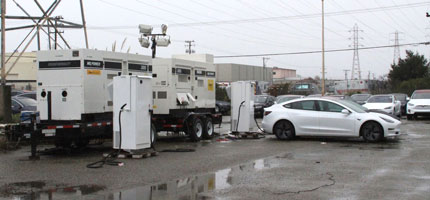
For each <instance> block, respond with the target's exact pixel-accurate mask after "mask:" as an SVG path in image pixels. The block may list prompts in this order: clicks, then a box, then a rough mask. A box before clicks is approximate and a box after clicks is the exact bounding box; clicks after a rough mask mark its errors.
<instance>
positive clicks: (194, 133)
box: [188, 117, 204, 142]
mask: <svg viewBox="0 0 430 200" xmlns="http://www.w3.org/2000/svg"><path fill="white" fill-rule="evenodd" d="M203 127H204V126H203V123H202V120H200V119H199V118H197V117H196V118H194V119H193V123H192V126H191V130H189V131H188V132H189V134H190V138H191V140H192V141H194V142H198V141H200V139H201V138H202V135H203Z"/></svg>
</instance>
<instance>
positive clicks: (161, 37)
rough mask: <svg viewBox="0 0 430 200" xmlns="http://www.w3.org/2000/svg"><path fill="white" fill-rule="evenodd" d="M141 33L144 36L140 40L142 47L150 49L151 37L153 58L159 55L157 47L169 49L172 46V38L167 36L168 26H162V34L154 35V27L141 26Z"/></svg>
mask: <svg viewBox="0 0 430 200" xmlns="http://www.w3.org/2000/svg"><path fill="white" fill-rule="evenodd" d="M139 31H140V33H141V34H142V35H141V36H140V38H139V43H140V45H141V46H142V47H144V48H148V47H149V45H150V44H149V37H151V42H152V45H151V49H152V58H155V55H156V53H157V46H160V47H167V46H169V44H170V36H167V35H166V32H167V25H165V24H163V25H161V33H157V34H154V33H152V26H149V25H144V24H140V25H139Z"/></svg>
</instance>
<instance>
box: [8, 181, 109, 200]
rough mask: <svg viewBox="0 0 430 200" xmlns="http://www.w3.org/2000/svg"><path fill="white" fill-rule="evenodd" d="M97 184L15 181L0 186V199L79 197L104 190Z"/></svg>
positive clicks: (31, 199) (28, 199)
mask: <svg viewBox="0 0 430 200" xmlns="http://www.w3.org/2000/svg"><path fill="white" fill-rule="evenodd" d="M104 189H105V187H103V186H98V185H81V186H70V187H66V186H60V185H54V186H48V184H47V183H46V182H43V181H31V182H17V183H10V184H6V185H3V186H1V187H0V199H3V198H6V199H14V200H45V199H46V200H51V199H64V198H68V199H79V198H80V197H82V196H85V195H89V194H93V193H95V192H98V191H101V190H104Z"/></svg>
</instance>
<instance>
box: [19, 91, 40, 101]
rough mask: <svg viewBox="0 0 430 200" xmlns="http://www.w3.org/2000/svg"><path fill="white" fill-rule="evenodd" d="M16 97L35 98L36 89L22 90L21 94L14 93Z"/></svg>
mask: <svg viewBox="0 0 430 200" xmlns="http://www.w3.org/2000/svg"><path fill="white" fill-rule="evenodd" d="M16 97H27V98H31V99H34V100H36V91H32V92H24V93H21V94H18V95H16Z"/></svg>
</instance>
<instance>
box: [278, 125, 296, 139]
mask: <svg viewBox="0 0 430 200" xmlns="http://www.w3.org/2000/svg"><path fill="white" fill-rule="evenodd" d="M273 134H274V135H275V136H276V138H278V139H279V140H291V139H293V138H294V137H295V136H296V131H295V129H294V126H293V124H292V123H291V122H289V121H286V120H282V121H279V122H277V123H276V124H275V126H273Z"/></svg>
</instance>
